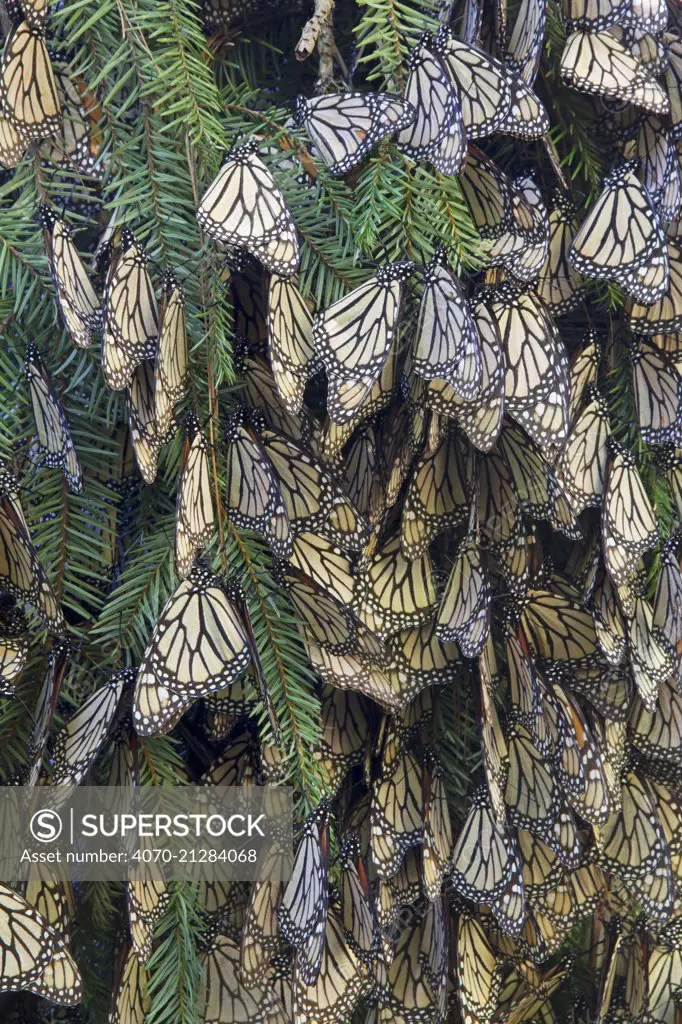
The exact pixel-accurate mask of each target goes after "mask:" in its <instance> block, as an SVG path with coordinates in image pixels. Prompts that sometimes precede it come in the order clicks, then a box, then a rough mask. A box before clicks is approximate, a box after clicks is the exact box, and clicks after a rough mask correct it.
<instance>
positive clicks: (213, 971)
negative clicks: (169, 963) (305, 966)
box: [199, 935, 285, 1024]
mask: <svg viewBox="0 0 682 1024" xmlns="http://www.w3.org/2000/svg"><path fill="white" fill-rule="evenodd" d="M203 972H204V983H203V987H202V995H201V997H200V1003H199V1005H203V1020H204V1021H205V1022H206V1024H219V1021H222V1020H233V1021H247V1020H250V1021H252V1022H253V1024H265V1022H266V1021H267V1020H273V1021H275V1020H283V1019H285V1016H284V1010H283V1008H282V1006H281V1004H280V1002H279V999H278V997H277V995H276V993H275V990H274V986H273V985H272V984H271V983H270V981H269V980H268V982H267V983H261V984H259V985H256V986H253V987H250V988H247V987H246V986H245V985H243V984H242V983H241V982H240V979H239V946H238V944H237V943H236V942H235V941H234V940H233V939H232V938H230V936H229V935H212V936H211V939H210V945H209V948H208V951H207V952H206V953H205V955H204V958H203Z"/></svg>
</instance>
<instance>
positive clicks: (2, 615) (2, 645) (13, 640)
mask: <svg viewBox="0 0 682 1024" xmlns="http://www.w3.org/2000/svg"><path fill="white" fill-rule="evenodd" d="M26 627H27V623H26V619H25V617H24V615H23V613H22V612H21V611H20V610H19V609H18V608H14V607H10V608H2V609H1V610H0V697H13V696H14V694H15V684H16V681H17V679H18V678H19V676H20V675H21V673H22V672H23V670H24V668H25V667H26V661H27V658H28V651H29V639H28V630H27V628H26Z"/></svg>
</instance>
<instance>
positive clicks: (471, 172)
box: [459, 146, 532, 244]
mask: <svg viewBox="0 0 682 1024" xmlns="http://www.w3.org/2000/svg"><path fill="white" fill-rule="evenodd" d="M459 180H460V185H461V188H462V195H463V196H464V199H465V201H466V203H467V206H468V207H469V212H470V213H471V217H472V219H473V221H474V224H475V225H476V228H477V230H478V232H479V234H480V235H481V237H482V238H485V239H487V240H490V241H491V242H495V241H498V240H499V239H500V238H501V237H503V236H505V237H506V236H507V235H508V234H509V232H510V230H511V229H512V227H513V225H514V219H513V214H512V201H513V196H514V187H513V185H512V182H511V181H510V180H509V178H508V177H507V175H506V174H504V172H503V171H501V170H500V168H499V167H497V166H496V164H494V163H493V161H492V160H490V159H489V157H487V156H486V155H485V154H484V153H482V152H481V150H480V149H478V148H477V147H475V146H470V147H469V150H468V153H467V158H466V162H465V164H464V166H463V167H462V170H461V172H460V176H459ZM528 227H529V228H530V227H532V216H531V215H530V211H529V220H528ZM527 240H528V239H526V238H524V239H522V240H521V242H520V244H525V242H526V241H527Z"/></svg>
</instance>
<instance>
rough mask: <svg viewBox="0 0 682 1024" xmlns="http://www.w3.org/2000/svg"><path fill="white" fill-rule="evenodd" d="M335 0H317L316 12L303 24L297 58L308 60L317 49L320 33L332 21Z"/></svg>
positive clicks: (297, 47) (297, 46) (297, 45)
mask: <svg viewBox="0 0 682 1024" xmlns="http://www.w3.org/2000/svg"><path fill="white" fill-rule="evenodd" d="M333 10H334V0H315V13H314V14H313V16H312V18H311V19H310V21H307V22H306V23H305V25H304V26H303V31H302V32H301V38H300V39H299V41H298V43H297V44H296V50H295V53H296V60H306V59H307V58H308V57H309V56H310V54H311V53H312V52H313V50H314V49H315V44H316V43H317V41H318V39H319V36H320V33H321V32H322V29H323V27H324V25H325V24H326V23H327V22H331V14H332V11H333Z"/></svg>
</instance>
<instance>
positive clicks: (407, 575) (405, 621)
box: [353, 534, 436, 635]
mask: <svg viewBox="0 0 682 1024" xmlns="http://www.w3.org/2000/svg"><path fill="white" fill-rule="evenodd" d="M353 607H354V609H355V610H356V611H357V614H358V615H359V617H360V618H361V619H362V620H363V622H365V623H366V625H367V626H368V627H369V628H370V629H372V630H374V632H375V633H377V634H379V635H381V634H390V633H395V632H397V631H398V630H401V629H409V628H410V627H412V626H421V625H423V624H424V623H426V622H428V621H429V620H430V619H431V617H432V615H433V613H434V611H435V607H436V591H435V586H434V582H433V576H432V566H431V559H430V558H429V553H428V550H427V551H425V552H424V553H423V554H422V555H421V556H420V557H418V558H415V559H414V560H412V561H410V560H409V559H406V558H405V556H404V555H403V554H402V551H401V546H400V536H399V535H398V534H395V535H394V536H393V537H391V538H389V540H387V541H386V543H385V544H384V545H383V546H382V547H381V548H380V549H379V551H377V552H376V554H375V555H374V556H373V557H372V559H371V561H370V562H369V564H368V565H367V567H366V568H365V570H364V571H363V573H362V575H361V577H360V578H359V579H358V581H357V584H356V588H355V597H354V601H353Z"/></svg>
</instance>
